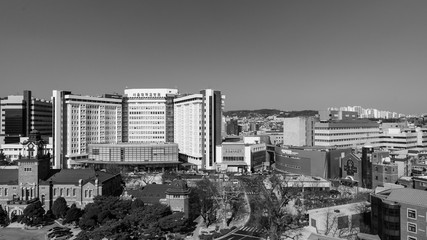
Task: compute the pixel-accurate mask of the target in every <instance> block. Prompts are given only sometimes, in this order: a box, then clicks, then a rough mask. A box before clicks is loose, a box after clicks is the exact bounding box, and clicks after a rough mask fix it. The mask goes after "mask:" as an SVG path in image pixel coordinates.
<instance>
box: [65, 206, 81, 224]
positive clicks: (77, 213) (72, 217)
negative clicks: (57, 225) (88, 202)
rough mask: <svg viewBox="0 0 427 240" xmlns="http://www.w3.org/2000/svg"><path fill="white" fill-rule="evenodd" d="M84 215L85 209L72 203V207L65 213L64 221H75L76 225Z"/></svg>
mask: <svg viewBox="0 0 427 240" xmlns="http://www.w3.org/2000/svg"><path fill="white" fill-rule="evenodd" d="M82 215H83V211H82V210H81V209H79V208H77V207H76V204H73V205H71V208H70V209H68V211H67V213H66V214H65V219H64V223H72V222H75V223H76V225H77V224H78V222H79V219H80V217H81V216H82Z"/></svg>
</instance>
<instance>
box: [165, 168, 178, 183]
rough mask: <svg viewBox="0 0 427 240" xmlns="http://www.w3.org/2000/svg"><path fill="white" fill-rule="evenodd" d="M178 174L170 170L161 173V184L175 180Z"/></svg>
mask: <svg viewBox="0 0 427 240" xmlns="http://www.w3.org/2000/svg"><path fill="white" fill-rule="evenodd" d="M178 176H179V175H178V174H177V173H176V172H172V171H167V172H164V173H163V174H162V183H163V184H165V183H170V182H172V181H173V180H175V179H176V178H178Z"/></svg>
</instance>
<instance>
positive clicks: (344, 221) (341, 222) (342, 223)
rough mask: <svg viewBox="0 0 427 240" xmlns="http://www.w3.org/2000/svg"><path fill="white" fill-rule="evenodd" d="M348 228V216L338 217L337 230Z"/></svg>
mask: <svg viewBox="0 0 427 240" xmlns="http://www.w3.org/2000/svg"><path fill="white" fill-rule="evenodd" d="M343 228H348V216H342V217H338V229H343Z"/></svg>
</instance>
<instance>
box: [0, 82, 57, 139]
mask: <svg viewBox="0 0 427 240" xmlns="http://www.w3.org/2000/svg"><path fill="white" fill-rule="evenodd" d="M0 113H1V122H0V135H1V136H5V143H18V142H19V138H20V137H28V136H29V134H30V132H31V131H32V130H37V131H39V132H40V133H41V134H42V135H43V136H46V137H50V136H52V102H50V101H48V100H44V99H39V98H34V97H33V96H32V94H31V91H29V90H25V91H24V93H23V95H11V96H8V97H5V98H2V99H0Z"/></svg>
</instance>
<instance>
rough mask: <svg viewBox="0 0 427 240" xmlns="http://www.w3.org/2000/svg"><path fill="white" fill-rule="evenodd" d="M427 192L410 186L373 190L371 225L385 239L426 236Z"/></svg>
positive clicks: (394, 239)
mask: <svg viewBox="0 0 427 240" xmlns="http://www.w3.org/2000/svg"><path fill="white" fill-rule="evenodd" d="M426 213H427V192H426V191H422V190H417V189H410V188H397V189H388V190H385V191H381V192H377V193H372V194H371V229H372V231H373V233H374V234H378V235H379V236H380V238H381V239H390V240H398V239H407V240H419V239H426V227H427V222H426V217H427V215H426Z"/></svg>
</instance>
